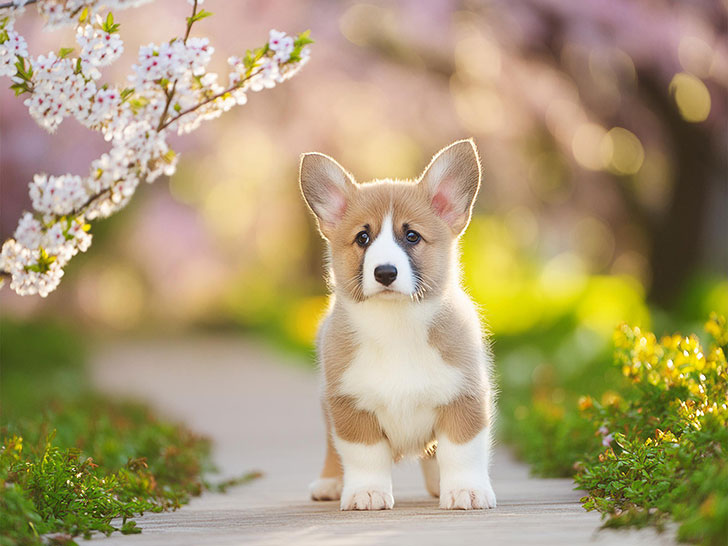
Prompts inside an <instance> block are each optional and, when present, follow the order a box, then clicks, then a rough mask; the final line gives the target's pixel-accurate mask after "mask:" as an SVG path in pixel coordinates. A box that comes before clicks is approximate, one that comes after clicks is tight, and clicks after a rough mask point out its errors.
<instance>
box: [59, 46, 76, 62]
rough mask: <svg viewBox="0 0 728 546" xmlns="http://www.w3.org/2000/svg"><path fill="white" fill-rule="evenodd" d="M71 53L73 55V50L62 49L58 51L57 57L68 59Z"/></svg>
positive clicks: (70, 48)
mask: <svg viewBox="0 0 728 546" xmlns="http://www.w3.org/2000/svg"><path fill="white" fill-rule="evenodd" d="M71 53H73V48H72V47H62V48H61V49H59V50H58V56H59V57H60V58H61V59H65V58H66V57H68V56H69V55H70V54H71Z"/></svg>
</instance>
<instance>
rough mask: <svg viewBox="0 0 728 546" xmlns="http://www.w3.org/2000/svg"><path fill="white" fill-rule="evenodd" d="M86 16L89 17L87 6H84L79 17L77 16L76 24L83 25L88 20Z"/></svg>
mask: <svg viewBox="0 0 728 546" xmlns="http://www.w3.org/2000/svg"><path fill="white" fill-rule="evenodd" d="M88 16H89V11H88V6H86V7H84V8H83V11H82V12H81V15H79V16H78V22H79V23H83V22H84V21H86V19H88Z"/></svg>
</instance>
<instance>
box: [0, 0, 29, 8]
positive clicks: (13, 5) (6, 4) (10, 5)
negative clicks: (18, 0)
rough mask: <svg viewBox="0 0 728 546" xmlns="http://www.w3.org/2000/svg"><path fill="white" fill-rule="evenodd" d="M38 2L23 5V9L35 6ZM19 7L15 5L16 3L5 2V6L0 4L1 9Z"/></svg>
mask: <svg viewBox="0 0 728 546" xmlns="http://www.w3.org/2000/svg"><path fill="white" fill-rule="evenodd" d="M37 1H38V0H28V1H27V2H26V3H25V4H23V7H25V6H29V5H30V4H35V3H36V2H37ZM17 7H18V6H16V5H15V3H14V2H5V3H4V4H0V9H5V8H17Z"/></svg>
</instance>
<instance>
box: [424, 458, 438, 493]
mask: <svg viewBox="0 0 728 546" xmlns="http://www.w3.org/2000/svg"><path fill="white" fill-rule="evenodd" d="M435 457H436V455H429V456H425V457H423V458H422V459H420V466H421V467H422V475H423V476H424V477H425V488H426V489H427V492H428V493H429V494H430V495H432V496H433V497H435V498H437V497H439V496H440V468H439V467H438V465H437V459H436V458H435Z"/></svg>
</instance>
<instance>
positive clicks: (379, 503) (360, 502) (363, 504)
mask: <svg viewBox="0 0 728 546" xmlns="http://www.w3.org/2000/svg"><path fill="white" fill-rule="evenodd" d="M393 506H394V497H393V496H392V493H387V492H386V491H377V490H375V489H363V490H360V491H356V492H354V493H349V494H346V493H345V494H344V495H343V496H342V497H341V509H342V510H391V508H392V507H393Z"/></svg>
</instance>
